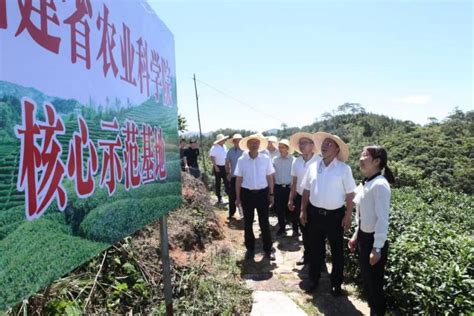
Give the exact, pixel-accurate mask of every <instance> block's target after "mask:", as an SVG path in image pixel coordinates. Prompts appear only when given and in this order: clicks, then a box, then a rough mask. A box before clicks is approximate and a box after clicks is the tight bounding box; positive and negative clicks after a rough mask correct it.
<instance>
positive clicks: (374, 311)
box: [348, 146, 394, 315]
mask: <svg viewBox="0 0 474 316" xmlns="http://www.w3.org/2000/svg"><path fill="white" fill-rule="evenodd" d="M359 166H360V170H361V171H362V173H363V175H364V176H365V177H366V178H365V179H364V181H363V182H362V184H361V185H359V187H358V188H357V189H356V195H355V198H354V202H355V204H356V221H357V227H356V231H355V233H354V235H353V236H352V238H351V239H350V240H349V244H348V246H349V249H350V250H351V251H354V250H355V249H356V248H357V251H358V252H359V264H360V270H361V273H362V278H363V280H364V287H365V290H366V293H367V295H368V301H369V306H370V310H371V313H370V314H371V315H384V314H385V309H386V307H385V297H384V293H383V278H384V270H385V264H386V263H387V254H388V241H387V232H388V220H389V219H388V218H389V210H390V194H391V193H390V183H393V182H394V177H393V173H392V171H391V170H390V168H389V167H388V166H387V151H386V150H385V149H384V148H383V147H380V146H367V147H365V148H364V150H363V151H362V154H361V157H360V160H359Z"/></svg>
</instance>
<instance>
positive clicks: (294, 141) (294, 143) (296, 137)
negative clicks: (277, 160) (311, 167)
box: [290, 132, 321, 154]
mask: <svg viewBox="0 0 474 316" xmlns="http://www.w3.org/2000/svg"><path fill="white" fill-rule="evenodd" d="M301 138H308V139H311V140H312V141H313V142H314V147H313V153H316V154H319V153H320V152H321V151H320V150H321V146H319V144H318V143H317V141H316V139H315V138H314V134H311V133H303V132H299V133H295V134H293V135H291V136H290V145H291V147H293V148H294V149H295V150H296V152H298V153H300V154H301V151H300V146H299V142H300V139H301Z"/></svg>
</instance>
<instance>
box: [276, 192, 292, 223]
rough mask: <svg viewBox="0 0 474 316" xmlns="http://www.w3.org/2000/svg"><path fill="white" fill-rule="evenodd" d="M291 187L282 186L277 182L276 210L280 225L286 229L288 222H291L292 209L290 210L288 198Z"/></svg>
mask: <svg viewBox="0 0 474 316" xmlns="http://www.w3.org/2000/svg"><path fill="white" fill-rule="evenodd" d="M290 191H291V188H290V186H289V185H287V186H282V185H280V184H275V210H276V213H277V216H278V227H279V228H280V230H284V229H285V226H286V223H287V222H289V217H290V211H289V210H288V198H289V197H290Z"/></svg>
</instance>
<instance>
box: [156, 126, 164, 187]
mask: <svg viewBox="0 0 474 316" xmlns="http://www.w3.org/2000/svg"><path fill="white" fill-rule="evenodd" d="M153 142H154V148H153V157H154V160H155V169H154V173H155V178H156V179H160V180H164V179H166V176H167V171H166V165H165V141H164V139H163V134H162V129H161V127H154V128H153Z"/></svg>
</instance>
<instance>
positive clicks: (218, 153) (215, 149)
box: [209, 144, 227, 166]
mask: <svg viewBox="0 0 474 316" xmlns="http://www.w3.org/2000/svg"><path fill="white" fill-rule="evenodd" d="M209 156H211V157H214V159H215V160H216V164H217V165H218V166H225V157H226V156H227V150H226V148H225V146H221V145H218V144H216V145H212V147H211V150H210V151H209Z"/></svg>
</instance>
